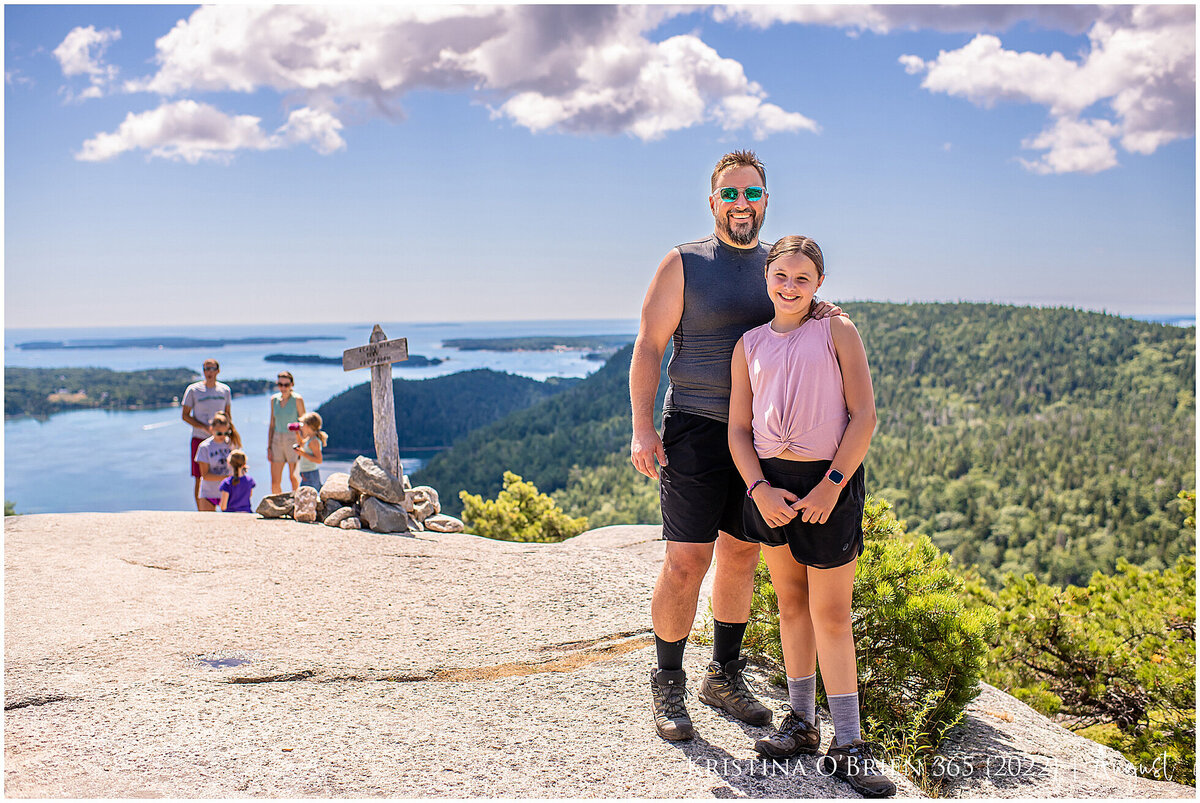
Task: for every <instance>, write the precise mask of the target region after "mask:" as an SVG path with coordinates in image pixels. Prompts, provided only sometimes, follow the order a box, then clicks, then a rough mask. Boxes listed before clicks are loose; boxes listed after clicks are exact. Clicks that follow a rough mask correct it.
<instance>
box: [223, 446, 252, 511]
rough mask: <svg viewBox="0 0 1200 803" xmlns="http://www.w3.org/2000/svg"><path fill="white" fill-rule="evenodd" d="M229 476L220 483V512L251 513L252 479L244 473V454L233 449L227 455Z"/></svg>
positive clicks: (239, 450)
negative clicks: (230, 472)
mask: <svg viewBox="0 0 1200 803" xmlns="http://www.w3.org/2000/svg"><path fill="white" fill-rule="evenodd" d="M229 468H230V470H231V471H232V472H233V473H232V475H231V476H228V477H226V478H225V479H224V480H222V481H221V488H220V490H221V510H223V511H225V512H226V513H253V512H254V511H253V510H251V509H250V492H251V491H253V490H254V478H253V477H251V476H250V475H249V474H247V473H246V453H245V452H243V451H242V450H241V449H234V450H233V451H232V452H230V453H229Z"/></svg>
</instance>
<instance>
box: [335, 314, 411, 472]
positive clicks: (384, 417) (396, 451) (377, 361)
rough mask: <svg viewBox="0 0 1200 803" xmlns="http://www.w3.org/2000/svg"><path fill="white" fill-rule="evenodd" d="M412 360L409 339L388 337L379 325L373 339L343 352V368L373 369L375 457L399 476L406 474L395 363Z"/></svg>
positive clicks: (372, 406) (372, 335)
mask: <svg viewBox="0 0 1200 803" xmlns="http://www.w3.org/2000/svg"><path fill="white" fill-rule="evenodd" d="M407 359H408V339H407V338H403V337H400V338H397V339H395V340H388V339H387V335H385V334H384V333H383V329H381V328H380V326H379V324H375V328H374V329H372V330H371V342H370V343H369V344H367V345H365V346H359V347H358V348H353V349H346V350H345V351H343V352H342V370H344V371H354V370H357V369H359V368H366V367H368V366H370V368H371V415H372V417H373V418H374V423H375V459H376V460H377V461H379V465H381V466H383V468H384V469H385V470H386V471H387V472H388V473H389V474H391V475H392V476H394V477H395V478H396V479H400V478H401V477H403V476H404V467H403V466H402V465H401V464H400V439H399V437H398V436H397V435H396V401H395V398H394V396H393V395H392V363H394V362H403V361H404V360H407Z"/></svg>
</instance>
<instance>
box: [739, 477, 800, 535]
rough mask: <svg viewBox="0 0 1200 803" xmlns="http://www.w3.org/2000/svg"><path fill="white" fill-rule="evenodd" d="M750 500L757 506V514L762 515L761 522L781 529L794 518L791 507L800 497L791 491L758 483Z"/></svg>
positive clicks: (794, 513)
mask: <svg viewBox="0 0 1200 803" xmlns="http://www.w3.org/2000/svg"><path fill="white" fill-rule="evenodd" d="M750 498H751V499H753V500H754V504H755V505H757V506H758V512H759V513H761V514H762V517H763V521H765V522H766V523H767V524H769V525H770V526H772V527H782V526H783V525H785V524H787V523H788V522H789V521H791V520H792V519H794V518H796V511H795V509H794V508H793V507H792V503H793V502H798V501H799V500H800V497H798V496H796V495H795V494H794V493H792V492H791V491H787V490H784V489H783V488H774V487H772V486H770V485H767V484H766V483H765V482H764V483H759V485H758V487H756V488H755V489H754V493H753V495H751V497H750Z"/></svg>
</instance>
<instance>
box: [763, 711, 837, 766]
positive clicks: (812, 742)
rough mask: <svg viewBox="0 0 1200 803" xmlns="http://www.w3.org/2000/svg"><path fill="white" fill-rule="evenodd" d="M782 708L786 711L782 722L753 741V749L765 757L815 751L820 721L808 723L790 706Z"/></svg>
mask: <svg viewBox="0 0 1200 803" xmlns="http://www.w3.org/2000/svg"><path fill="white" fill-rule="evenodd" d="M783 710H784V711H785V712H786V713H784V715H783V722H780V723H779V727H778V728H776V729H775V730H774V731H772V732H771V735H770V736H768V737H766V738H765V739H759V740H758V741H757V742H755V743H754V749H755V751H757V752H758V754H759V755H761V756H765V757H767V758H792V757H793V756H798V755H800V754H802V753H804V754H808V755H812V754H814V753H816V752H817V750H819V749H820V747H821V723H820V721H817V722H816V723H811V724H810V723H809V722H808V720H806V719H805V718H804V717H802V716H800V715H799V714H797V713H796V712H795V711H793V710H792V709H791V707H790V706H784V708H783Z"/></svg>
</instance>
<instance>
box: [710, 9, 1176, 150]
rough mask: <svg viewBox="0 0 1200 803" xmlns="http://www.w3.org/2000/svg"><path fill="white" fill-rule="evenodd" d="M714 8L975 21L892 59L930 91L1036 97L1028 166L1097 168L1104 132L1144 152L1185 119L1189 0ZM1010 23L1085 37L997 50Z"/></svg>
mask: <svg viewBox="0 0 1200 803" xmlns="http://www.w3.org/2000/svg"><path fill="white" fill-rule="evenodd" d="M713 16H714V18H716V19H717V20H718V21H726V20H729V21H734V22H738V23H741V24H745V25H752V26H756V27H760V28H767V27H770V26H771V25H774V24H777V23H796V24H807V25H827V26H833V27H839V28H845V29H847V30H848V32H849V33H851V35H856V34H858V33H860V32H864V31H869V32H872V33H876V34H887V33H889V32H891V31H896V30H935V31H941V32H945V33H952V32H967V33H975V34H977V35H976V36H975V37H974V38H973V39H972V40H971V41H970V42H968V43H967V44H966V45H965V46H963V47H961V48H959V49H957V50H952V51H942V52H940V53H939V54H938V55H937V57H936V58H933V59H925V58H922V57H921V56H917V55H912V54H904V55H901V56H900V58H899V62H900V64H901V65H902V66H903V67H904V70H905V72H907V73H908V74H910V75H919V74H922V73H923V74H924V79H923V80H922V83H921V86H922V87H923V88H925V89H927V90H929V91H930V92H941V93H945V94H947V95H953V96H957V97H963V98H966V99H968V100H970V101H971V102H972V103H975V104H977V105H979V106H982V107H984V108H990V107H992V106H994V105H995V104H996V103H998V102H1002V101H1011V102H1021V103H1035V104H1039V105H1042V106H1045V107H1046V109H1047V111H1048V113H1049V115H1050V119H1049V121H1048V125H1047V128H1046V129H1045V130H1044V131H1043V132H1041V133H1040V134H1038V135H1037V136H1035V137H1032V138H1029V139H1026V140H1025V141H1024V142H1023V143H1022V145H1023V146H1024V147H1026V148H1034V149H1042V150H1046V151H1048V152H1047V154H1045V155H1044V156H1043V157H1042V158H1041V159H1038V160H1034V161H1027V160H1024V159H1021V160H1019V161H1020V162H1021V164H1023V165H1025V166H1026V167H1028V168H1029V169H1031V170H1037V171H1038V172H1053V173H1062V172H1071V171H1076V170H1078V171H1086V172H1094V171H1096V170H1103V169H1107V167H1112V166H1115V165H1116V164H1117V159H1116V151H1115V150H1114V149H1113V146H1112V144H1111V143H1112V141H1113V140H1119V141H1120V144H1121V146H1122V147H1123V148H1125V149H1126V150H1128V151H1132V152H1136V153H1145V154H1148V153H1153V152H1154V151H1155V150H1156V149H1157V148H1159V147H1161V146H1162V145H1165V144H1167V143H1169V142H1173V141H1175V140H1177V139H1182V138H1185V137H1190V136H1194V135H1195V131H1196V122H1195V120H1196V12H1195V7H1194V6H1191V5H1158V6H1152V5H1137V6H1095V5H1025V6H1020V5H958V6H946V5H876V6H861V5H772V6H724V7H718V8H717V9H715V10H714V11H713ZM1018 23H1028V24H1030V25H1032V26H1034V27H1042V28H1049V29H1053V30H1059V31H1064V32H1066V33H1069V34H1073V35H1078V34H1082V33H1085V32H1086V33H1087V35H1088V40H1089V42H1090V49H1089V50H1088V51H1087V52H1085V53H1083V54H1080V55H1078V56H1077V57H1068V56H1064V55H1063V54H1061V53H1050V54H1044V53H1036V52H1030V51H1024V52H1019V51H1015V50H1006V49H1005V48H1004V46H1003V43H1002V42H1001V40H1000V38H999V37H998V36H995V35H994V34H995V33H997V32H1003V31H1006V30H1008V29H1010V28H1012V27H1013V26H1014V25H1016V24H1018ZM1102 102H1103V103H1106V104H1107V106H1108V108H1109V109H1110V110H1111V112H1112V114H1113V115H1114V116H1115V118H1116V120H1115V122H1114V121H1112V120H1108V119H1106V118H1104V117H1100V116H1097V111H1096V110H1095V108H1094V107H1095V106H1096V104H1098V103H1102ZM1101 138H1104V142H1103V143H1100V142H1099V141H1098V140H1099V139H1101Z"/></svg>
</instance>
